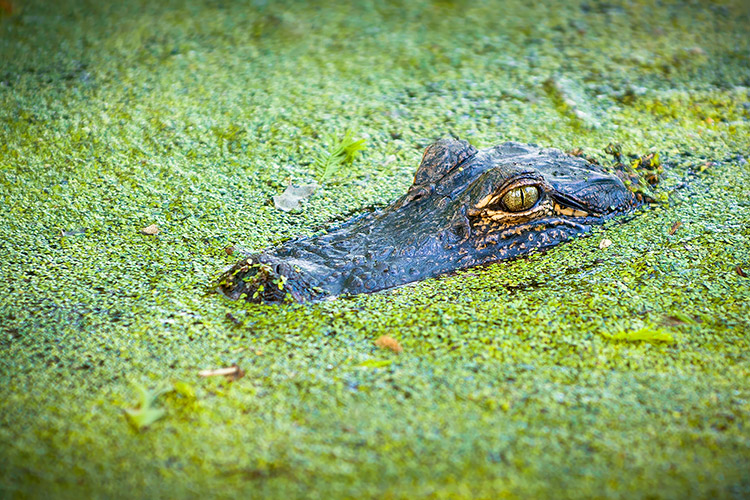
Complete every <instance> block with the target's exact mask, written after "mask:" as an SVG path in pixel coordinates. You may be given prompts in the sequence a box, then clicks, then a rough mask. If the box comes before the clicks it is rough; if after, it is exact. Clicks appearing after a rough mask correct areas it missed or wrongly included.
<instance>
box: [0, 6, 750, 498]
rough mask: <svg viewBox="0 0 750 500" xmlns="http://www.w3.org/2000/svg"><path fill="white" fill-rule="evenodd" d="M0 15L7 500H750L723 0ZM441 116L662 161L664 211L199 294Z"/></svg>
mask: <svg viewBox="0 0 750 500" xmlns="http://www.w3.org/2000/svg"><path fill="white" fill-rule="evenodd" d="M21 3H23V5H22V6H21V5H20V4H21ZM1 4H2V6H1V7H2V8H1V9H0V10H2V17H0V261H1V262H2V265H1V266H0V353H1V354H0V463H2V466H0V496H2V497H3V498H35V497H41V496H44V497H50V498H67V497H69V498H90V497H96V498H117V497H125V498H132V497H134V496H136V497H144V498H157V497H164V498H177V497H193V498H198V497H203V498H213V497H219V498H224V497H226V498H238V497H251V498H254V497H258V498H262V497H263V498H294V497H299V498H344V497H347V498H373V497H374V498H415V497H422V496H428V497H436V498H446V497H450V498H455V497H471V496H475V497H483V498H500V497H511V498H550V497H554V498H565V497H587V498H592V497H595V498H688V497H689V498H719V497H721V498H747V497H748V496H750V473H748V471H750V424H748V422H750V384H748V375H749V374H750V354H749V353H750V345H749V344H750V342H749V341H748V330H750V320H749V319H748V318H750V305H748V304H750V278H748V277H746V276H743V275H747V274H750V250H748V249H749V248H750V190H748V187H747V186H748V185H750V166H748V161H747V159H748V156H750V94H749V91H748V88H749V87H750V63H748V61H749V60H750V59H749V57H750V37H748V36H747V26H750V12H748V8H749V7H748V4H747V2H746V1H744V0H736V1H732V0H727V1H719V2H713V1H712V2H709V1H705V2H701V1H695V2H690V4H689V5H684V3H683V2H677V1H674V2H672V1H665V2H651V1H641V0H635V1H621V0H612V1H608V2H595V1H589V0H586V1H583V0H582V1H580V2H576V1H570V2H555V1H552V2H544V3H534V2H525V1H520V0H518V1H516V0H511V1H510V2H503V3H502V4H497V3H492V2H461V1H435V2H425V1H421V0H415V1H412V2H408V3H405V5H401V4H400V3H397V2H375V1H372V2H368V1H363V2H357V3H354V4H346V3H341V5H338V6H333V3H332V2H320V3H315V2H291V1H282V2H264V1H261V0H258V1H248V2H244V1H237V2H230V1H218V0H205V1H204V2H199V1H180V2H177V1H164V2H154V1H149V2H146V1H138V0H136V1H132V2H89V1H85V0H84V1H82V0H76V1H72V0H70V1H68V0H61V1H58V2H42V1H34V0H31V1H29V2H20V1H18V0H9V1H8V0H6V1H4V2H1ZM6 4H7V5H6ZM347 130H355V131H356V134H357V135H356V137H357V138H358V139H359V138H362V139H366V141H367V148H366V149H365V150H363V151H361V155H360V157H359V158H358V160H357V161H356V162H353V163H352V164H351V165H350V166H348V167H346V171H345V175H341V176H339V177H337V180H339V181H340V182H338V183H337V184H330V185H328V186H326V188H325V189H324V190H320V191H318V192H317V193H316V194H315V195H314V196H313V197H311V198H310V199H309V201H308V202H307V203H306V204H305V206H304V210H302V211H300V212H298V213H285V212H282V211H280V210H276V209H275V208H274V207H273V205H272V203H271V202H270V200H271V197H272V196H273V195H276V194H278V193H280V192H281V191H283V190H284V188H285V187H286V186H287V185H288V184H289V182H290V181H294V182H299V183H303V182H310V181H312V180H314V178H315V168H314V161H315V158H317V157H319V155H320V154H321V153H322V152H325V151H330V150H331V149H330V148H332V147H333V146H332V143H330V142H326V140H325V137H329V136H333V137H337V138H341V137H344V135H345V133H346V131H347ZM449 134H455V135H458V136H460V137H461V138H465V139H468V140H470V141H471V142H472V143H473V144H474V145H476V146H477V147H487V146H490V145H493V144H496V143H498V142H501V141H505V140H517V141H523V142H533V143H538V144H541V145H545V146H553V147H558V148H561V149H565V150H572V149H575V148H581V149H583V151H584V154H586V155H587V156H593V157H596V158H598V159H599V160H600V161H602V162H611V158H609V157H608V155H606V154H605V153H604V149H605V147H606V146H607V145H608V144H610V143H613V144H619V145H621V147H622V154H623V157H624V159H625V160H627V163H628V164H632V162H635V161H636V160H637V158H638V157H640V156H642V155H646V154H648V153H658V155H659V156H658V158H659V159H660V161H661V165H662V167H663V168H664V173H663V174H662V181H661V184H660V187H659V188H658V192H659V193H662V194H663V196H662V198H661V200H662V201H661V202H660V203H658V204H654V205H653V206H651V207H649V208H647V209H645V210H642V211H640V212H639V213H638V214H636V215H635V216H633V217H628V218H626V219H627V222H626V223H622V222H623V221H622V220H621V221H615V222H613V223H611V224H608V225H607V227H605V228H603V229H602V230H600V231H597V232H595V233H594V234H593V235H592V236H590V237H588V238H582V239H578V240H576V241H573V242H570V243H567V244H564V245H560V246H557V247H555V248H554V249H552V250H551V251H549V252H547V253H545V254H541V255H533V256H531V257H530V258H526V259H519V260H516V261H513V262H507V263H501V264H497V265H492V266H488V267H486V268H482V269H472V270H468V271H465V272H460V273H457V274H456V275H453V276H449V277H444V278H440V279H434V280H427V281H424V282H421V283H418V284H416V285H414V286H409V287H404V288H400V289H397V290H392V291H389V292H386V293H379V294H374V295H363V296H357V297H353V298H342V299H339V300H335V301H332V302H323V303H319V304H312V305H298V304H296V305H295V304H289V305H281V306H262V305H247V304H242V303H237V302H230V301H228V300H226V299H224V298H223V297H221V296H220V295H218V294H217V293H215V292H214V287H215V284H216V280H217V279H218V276H219V274H220V271H221V270H222V269H223V268H225V267H226V266H227V265H229V264H232V263H233V262H234V261H235V259H237V256H236V254H235V255H228V253H230V252H228V251H227V250H225V249H226V248H227V247H230V246H237V245H241V246H244V247H247V248H249V249H255V250H258V249H261V248H264V247H266V246H269V245H272V244H274V243H276V242H278V241H281V240H282V239H284V238H288V237H293V236H297V235H305V234H311V233H313V232H314V231H317V230H319V228H320V227H321V225H323V224H325V223H326V222H327V221H329V220H332V219H334V218H335V217H337V216H340V215H341V214H345V213H347V212H350V211H352V210H356V209H357V208H358V207H363V206H367V205H371V204H382V203H387V202H388V201H390V200H392V199H393V198H395V197H396V196H397V195H399V194H401V193H403V191H404V190H405V189H406V188H407V187H408V185H409V184H410V182H411V180H412V177H413V173H414V170H415V169H416V166H417V164H418V163H419V159H420V157H421V153H422V150H423V148H424V147H425V146H426V145H428V144H429V143H430V142H431V141H433V140H435V139H437V138H439V137H442V136H445V135H449ZM342 174H344V173H343V172H342ZM678 222H679V223H680V224H679V225H678V224H677V223H678ZM154 224H155V225H156V226H157V227H158V232H157V231H153V230H152V231H148V232H150V233H154V234H144V233H143V232H142V231H141V229H143V228H146V227H149V226H151V225H154ZM605 236H606V238H607V239H608V240H610V241H611V244H608V245H600V242H601V241H602V240H603V239H604V237H605ZM600 246H601V248H600ZM383 336H389V337H390V338H392V339H394V341H396V342H397V345H399V346H400V347H401V348H402V352H400V353H396V352H392V351H391V350H389V349H383V348H381V347H378V346H377V345H375V341H376V340H377V339H379V338H381V337H383ZM235 364H236V365H237V366H238V367H240V368H241V369H242V370H243V371H244V376H243V377H241V378H239V377H234V378H233V379H231V380H230V379H229V378H227V377H224V376H211V377H204V378H201V377H199V376H198V372H199V371H200V370H203V369H216V368H223V367H230V366H233V365H235ZM138 387H142V388H144V390H147V391H155V390H158V388H159V387H172V388H174V390H173V391H171V392H169V393H166V394H163V395H161V396H160V397H159V399H158V400H157V401H156V403H155V407H152V406H151V405H150V404H145V405H144V403H143V402H141V403H140V405H139V395H138V390H137V388H138ZM151 396H153V393H152V394H151ZM141 397H142V398H145V399H147V400H149V401H148V403H150V401H151V400H152V399H153V397H149V394H146V396H141ZM139 406H140V408H141V409H144V408H150V409H151V410H152V411H156V412H158V410H159V409H163V410H164V411H165V414H164V415H163V416H161V418H158V419H153V418H152V419H149V422H148V425H147V426H146V427H144V426H143V425H140V424H138V423H136V424H135V425H131V424H130V422H129V419H128V418H127V417H126V416H125V415H126V413H125V412H126V410H135V409H137V408H138V407H139ZM136 428H138V429H140V430H138V429H136Z"/></svg>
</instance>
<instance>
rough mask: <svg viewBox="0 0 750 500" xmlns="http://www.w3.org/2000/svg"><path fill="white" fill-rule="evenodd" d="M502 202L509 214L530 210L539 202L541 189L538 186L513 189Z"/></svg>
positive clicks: (504, 196) (505, 195)
mask: <svg viewBox="0 0 750 500" xmlns="http://www.w3.org/2000/svg"><path fill="white" fill-rule="evenodd" d="M501 201H502V202H503V206H504V207H505V209H506V210H507V211H508V212H522V211H524V210H528V209H530V208H531V207H533V206H534V205H535V204H536V202H537V201H539V188H538V187H536V186H522V187H517V188H513V189H511V190H510V191H508V192H507V193H505V194H504V195H503V197H502V199H501Z"/></svg>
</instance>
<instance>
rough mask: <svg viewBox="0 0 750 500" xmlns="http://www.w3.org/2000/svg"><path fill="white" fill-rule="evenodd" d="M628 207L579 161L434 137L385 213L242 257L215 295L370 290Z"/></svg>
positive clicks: (524, 147)
mask: <svg viewBox="0 0 750 500" xmlns="http://www.w3.org/2000/svg"><path fill="white" fill-rule="evenodd" d="M637 205H638V201H637V199H636V197H635V195H633V193H631V192H630V191H629V190H628V189H627V188H626V187H625V185H624V184H623V183H622V181H621V180H620V179H619V178H618V177H616V176H615V175H611V174H608V173H607V172H605V171H604V170H602V168H601V167H599V166H597V165H594V164H591V163H589V162H588V161H586V160H584V159H582V158H578V157H574V156H570V155H567V154H565V153H563V152H561V151H558V150H555V149H543V148H539V147H537V146H534V145H529V144H519V143H515V142H507V143H505V144H501V145H499V146H495V147H493V148H489V149H483V150H481V151H478V150H477V149H476V148H474V147H473V146H471V145H470V144H469V143H468V142H466V141H459V140H454V139H442V140H440V141H438V142H436V143H434V144H432V145H431V146H429V147H428V148H427V150H426V151H425V154H424V158H423V159H422V163H421V165H420V166H419V169H418V170H417V173H416V175H415V177H414V183H413V184H412V186H411V187H410V188H409V191H408V192H407V193H406V194H405V195H404V196H402V197H401V198H399V199H398V200H396V201H395V202H393V203H392V204H391V205H389V206H388V207H386V208H385V209H383V210H380V211H377V212H373V213H368V214H365V215H361V216H359V217H355V218H354V219H352V220H350V221H349V222H347V223H345V224H343V225H342V226H340V227H338V228H336V229H334V230H331V231H330V232H328V233H326V234H324V235H322V236H316V237H311V238H302V239H297V240H291V241H288V242H286V243H284V244H283V245H281V246H279V247H277V248H274V249H269V250H265V251H262V252H260V253H257V254H252V255H246V256H245V257H244V258H243V259H242V260H241V261H240V262H238V263H237V264H236V265H234V266H233V267H232V268H231V269H230V270H229V271H227V272H226V274H225V275H224V277H223V279H222V282H221V285H220V289H221V290H222V292H224V293H225V294H226V295H227V296H229V297H231V298H235V299H236V298H246V299H247V300H249V301H252V302H278V301H283V300H294V301H297V302H305V301H310V300H317V299H322V298H326V297H333V296H337V295H342V294H357V293H364V292H374V291H377V290H382V289H385V288H391V287H395V286H398V285H403V284H406V283H410V282H413V281H418V280H422V279H425V278H429V277H433V276H438V275H441V274H445V273H449V272H451V271H456V270H458V269H465V268H468V267H472V266H477V265H482V264H487V263H490V262H496V261H500V260H505V259H511V258H514V257H518V256H521V255H526V254H528V253H530V252H533V251H538V250H543V249H545V248H549V247H551V246H553V245H556V244H558V243H560V242H562V241H565V240H567V239H570V238H571V237H574V236H576V235H579V234H582V233H584V232H586V231H588V230H589V229H590V228H591V225H592V224H599V223H602V222H603V221H605V220H606V219H608V218H611V217H613V216H614V215H617V214H620V213H624V212H626V211H628V210H631V209H632V208H634V207H636V206H637Z"/></svg>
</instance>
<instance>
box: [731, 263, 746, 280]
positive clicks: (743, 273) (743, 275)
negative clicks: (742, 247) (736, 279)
mask: <svg viewBox="0 0 750 500" xmlns="http://www.w3.org/2000/svg"><path fill="white" fill-rule="evenodd" d="M734 270H735V271H736V272H737V274H739V275H740V276H742V277H743V278H747V273H746V272H745V270H744V269H742V268H741V267H740V266H739V264H738V265H736V266H734Z"/></svg>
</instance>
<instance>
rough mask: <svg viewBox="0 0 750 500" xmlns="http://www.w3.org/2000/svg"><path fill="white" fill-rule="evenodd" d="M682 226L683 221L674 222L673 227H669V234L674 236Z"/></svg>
mask: <svg viewBox="0 0 750 500" xmlns="http://www.w3.org/2000/svg"><path fill="white" fill-rule="evenodd" d="M680 226H682V221H679V220H678V221H677V222H675V223H674V224H672V227H671V228H669V235H670V236H672V235H673V234H674V233H676V232H677V230H678V229H680Z"/></svg>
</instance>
